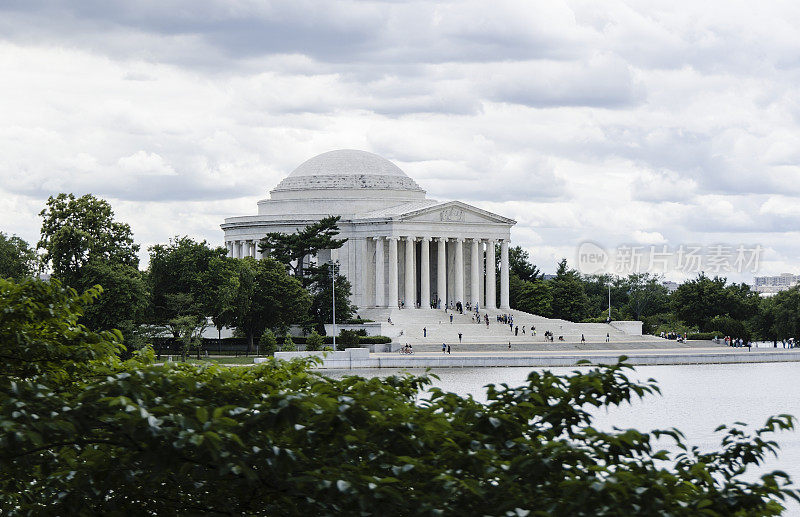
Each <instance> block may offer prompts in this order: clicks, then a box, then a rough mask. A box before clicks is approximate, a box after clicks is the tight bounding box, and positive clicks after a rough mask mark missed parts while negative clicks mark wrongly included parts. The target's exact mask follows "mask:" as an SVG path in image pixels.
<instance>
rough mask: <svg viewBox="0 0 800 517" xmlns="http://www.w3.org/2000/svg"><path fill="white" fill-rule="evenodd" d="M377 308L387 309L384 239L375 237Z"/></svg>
mask: <svg viewBox="0 0 800 517" xmlns="http://www.w3.org/2000/svg"><path fill="white" fill-rule="evenodd" d="M375 306H376V307H386V296H385V294H384V292H383V237H375Z"/></svg>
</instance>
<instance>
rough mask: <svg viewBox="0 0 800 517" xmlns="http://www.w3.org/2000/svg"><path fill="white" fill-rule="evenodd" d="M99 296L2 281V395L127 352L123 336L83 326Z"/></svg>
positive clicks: (34, 283)
mask: <svg viewBox="0 0 800 517" xmlns="http://www.w3.org/2000/svg"><path fill="white" fill-rule="evenodd" d="M100 292H101V289H99V288H92V289H89V290H87V291H86V292H84V293H82V294H78V293H77V292H76V291H75V290H74V289H72V288H67V287H64V286H62V285H61V282H59V281H58V280H57V279H53V280H51V281H49V282H44V281H41V280H38V279H24V280H22V281H20V282H19V283H15V282H12V281H9V280H5V279H2V278H0V360H2V361H3V367H2V368H0V394H2V393H8V391H6V390H7V389H8V385H9V383H11V382H14V381H15V380H17V379H25V378H33V377H36V376H41V375H48V374H49V375H53V376H54V379H58V378H61V379H64V378H66V377H67V376H68V374H73V373H74V372H75V371H76V370H80V369H82V368H84V367H85V366H86V365H87V364H88V363H89V362H90V361H92V360H95V359H98V358H103V357H110V356H113V355H114V354H116V353H118V352H120V351H122V349H123V347H122V336H121V334H120V333H119V331H107V332H99V333H96V332H92V331H90V330H88V329H87V328H86V327H84V326H83V325H81V324H80V323H79V322H78V321H79V319H80V318H81V317H83V315H84V313H85V311H86V309H87V308H88V307H89V306H90V305H91V303H92V301H93V300H95V299H96V298H97V297H98V296H99V295H100ZM1 396H2V395H0V397H1ZM0 429H5V432H4V433H0V434H5V433H7V432H8V429H7V428H3V427H2V425H0ZM0 448H2V446H0ZM0 513H1V512H0Z"/></svg>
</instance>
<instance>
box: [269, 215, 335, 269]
mask: <svg viewBox="0 0 800 517" xmlns="http://www.w3.org/2000/svg"><path fill="white" fill-rule="evenodd" d="M339 219H341V218H340V217H339V216H335V217H334V216H329V217H324V218H322V219H320V220H319V221H317V222H316V223H313V224H310V225H308V226H306V227H305V228H303V229H302V230H298V231H297V232H295V233H277V232H273V233H268V234H267V236H266V237H264V238H263V239H261V242H260V243H259V245H258V249H259V250H260V251H261V252H262V253H268V254H269V256H270V257H272V258H273V259H275V260H277V261H278V262H280V263H281V264H284V265H285V266H286V267H288V268H290V269H291V270H292V272H293V273H294V276H296V277H298V278H305V274H304V267H305V266H304V264H303V259H304V258H305V257H307V256H309V255H316V253H317V252H318V251H319V250H328V249H338V248H341V247H342V246H343V245H344V243H345V242H347V239H337V238H336V236H337V235H339V226H338V224H337V223H338V222H339ZM312 266H313V264H312Z"/></svg>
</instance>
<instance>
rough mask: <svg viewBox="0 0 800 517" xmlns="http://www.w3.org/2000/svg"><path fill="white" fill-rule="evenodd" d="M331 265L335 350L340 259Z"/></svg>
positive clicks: (334, 344)
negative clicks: (337, 276) (337, 278)
mask: <svg viewBox="0 0 800 517" xmlns="http://www.w3.org/2000/svg"><path fill="white" fill-rule="evenodd" d="M329 264H330V265H331V299H332V301H333V303H332V305H333V311H332V312H333V351H334V352H335V351H336V268H337V267H339V261H338V260H337V261H336V262H334V261H330V262H329Z"/></svg>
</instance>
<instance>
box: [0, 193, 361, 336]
mask: <svg viewBox="0 0 800 517" xmlns="http://www.w3.org/2000/svg"><path fill="white" fill-rule="evenodd" d="M39 215H40V217H41V219H42V225H41V232H40V239H39V242H38V243H37V244H36V246H35V247H33V246H31V245H29V244H28V243H27V242H25V241H24V240H22V239H20V238H19V237H17V236H11V237H9V236H8V235H6V234H4V233H2V232H0V277H5V278H11V279H23V278H26V277H30V276H32V275H35V274H36V273H37V272H39V271H43V270H49V271H50V272H51V278H52V279H55V280H58V281H59V282H60V283H61V284H62V285H64V286H68V287H71V288H74V289H75V290H77V291H78V292H84V291H87V290H89V289H92V288H93V287H94V286H100V288H101V293H102V294H101V295H100V296H99V298H98V299H97V301H96V302H95V303H93V304H92V305H91V306H88V307H87V308H86V311H85V312H84V313H83V314H82V316H81V323H82V324H84V325H86V326H87V327H88V328H90V329H92V330H95V331H106V330H111V329H119V330H120V331H121V333H122V335H123V337H124V340H125V342H126V343H128V344H129V346H130V345H133V346H132V347H131V348H137V347H138V346H140V345H143V344H144V343H147V342H149V341H150V339H151V338H152V337H154V336H155V335H159V334H162V335H163V334H167V335H171V336H172V337H174V338H177V339H179V340H183V341H184V342H187V343H189V342H196V341H197V339H198V338H199V336H200V334H202V332H203V331H204V330H205V328H206V327H207V326H208V322H211V324H213V325H214V326H215V327H216V328H217V329H218V330H220V329H222V328H223V327H233V328H234V329H235V331H236V333H238V334H239V335H240V336H242V337H246V338H247V342H248V350H253V345H254V342H255V340H257V339H265V340H267V341H269V340H270V339H274V335H276V334H277V335H283V334H285V333H286V331H287V329H288V328H289V326H291V325H300V326H302V327H303V328H304V329H306V330H308V331H314V332H319V333H322V334H324V323H326V322H328V321H330V320H331V316H332V314H331V311H332V308H331V305H332V304H331V298H332V296H333V292H332V289H333V288H332V286H331V274H332V272H331V270H330V266H329V265H327V264H321V265H317V264H314V263H313V262H310V263H309V262H308V261H306V262H305V263H304V261H303V260H302V259H303V257H306V256H308V255H314V254H315V253H316V251H317V250H319V249H331V248H334V249H335V248H338V247H341V246H342V244H343V243H344V242H345V241H344V240H343V239H337V238H336V235H337V234H338V227H337V222H338V218H336V217H329V218H325V219H323V220H321V221H319V222H318V223H314V224H312V225H309V226H308V227H306V228H303V229H301V230H300V231H298V232H297V233H295V234H279V233H272V234H269V235H268V236H267V238H266V239H264V241H263V242H262V243H261V246H262V247H267V248H269V249H270V250H271V253H270V257H269V258H264V259H261V260H255V259H254V258H249V257H248V258H244V259H233V258H230V257H228V256H227V252H226V250H225V248H223V247H218V246H212V245H210V244H209V243H207V242H206V241H204V240H203V241H197V240H194V239H192V238H189V237H186V236H177V237H175V238H172V239H170V240H169V242H168V243H164V244H156V245H154V246H151V247H150V248H149V249H148V253H149V258H150V260H149V265H148V267H147V269H145V270H140V269H139V256H138V252H139V249H140V248H139V245H138V244H136V242H135V241H134V237H133V233H132V231H131V227H130V225H128V224H127V223H124V222H120V221H117V220H116V219H115V216H114V212H113V210H112V208H111V205H110V204H109V203H108V202H107V201H105V200H103V199H99V198H97V197H95V196H93V195H90V194H87V195H84V196H81V197H76V196H74V195H73V194H63V193H62V194H59V195H57V196H51V197H50V198H49V199H48V200H47V203H46V205H45V207H44V209H43V210H42V211H41V212H40V214H39ZM335 285H336V293H335V296H336V317H337V321H346V320H348V319H349V318H351V317H352V315H353V311H354V307H353V306H352V305H351V303H350V289H351V287H350V284H349V282H348V280H347V279H346V278H345V277H343V276H341V275H338V273H337V274H336V282H335ZM270 334H272V337H270Z"/></svg>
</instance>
